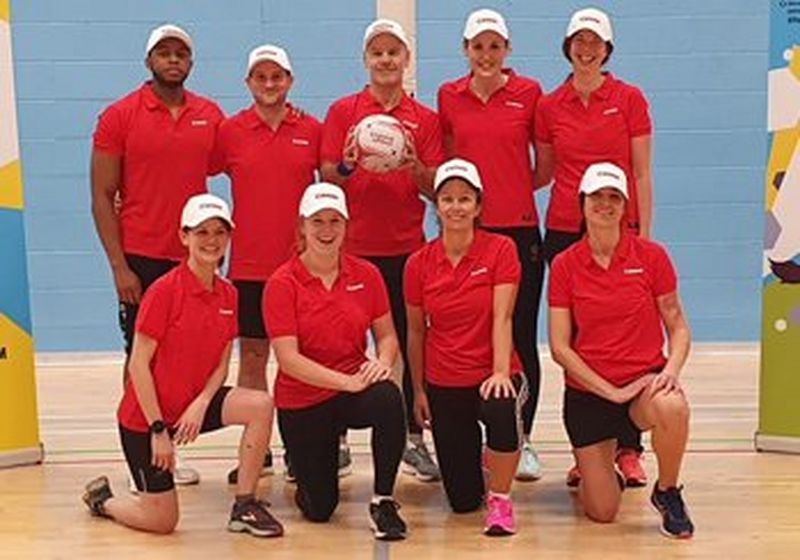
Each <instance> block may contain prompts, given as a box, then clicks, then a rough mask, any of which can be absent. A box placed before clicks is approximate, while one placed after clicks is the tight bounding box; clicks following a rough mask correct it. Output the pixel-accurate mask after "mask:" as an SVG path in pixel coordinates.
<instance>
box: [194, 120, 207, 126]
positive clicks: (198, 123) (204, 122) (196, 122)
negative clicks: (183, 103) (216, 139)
mask: <svg viewBox="0 0 800 560" xmlns="http://www.w3.org/2000/svg"><path fill="white" fill-rule="evenodd" d="M207 124H208V121H207V120H206V119H193V120H192V126H206V125H207Z"/></svg>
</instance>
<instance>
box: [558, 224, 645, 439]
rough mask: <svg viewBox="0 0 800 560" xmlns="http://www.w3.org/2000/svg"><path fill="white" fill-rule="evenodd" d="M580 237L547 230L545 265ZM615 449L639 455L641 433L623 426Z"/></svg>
mask: <svg viewBox="0 0 800 560" xmlns="http://www.w3.org/2000/svg"><path fill="white" fill-rule="evenodd" d="M581 237H582V236H581V234H580V233H573V232H570V231H557V230H552V229H548V230H547V231H546V232H545V235H544V256H545V258H546V259H547V264H548V265H550V264H552V263H553V259H554V258H556V255H558V254H559V253H560V252H561V251H563V250H565V249H568V248H569V247H570V246H571V245H572V244H574V243H576V242H577V241H578V240H580V238H581ZM617 447H619V448H622V449H633V450H635V451H637V452H639V453H641V452H642V451H644V446H642V432H640V431H639V430H636V429H634V427H632V424H631V425H624V426H623V427H621V428H620V430H619V434H617Z"/></svg>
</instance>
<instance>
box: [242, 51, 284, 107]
mask: <svg viewBox="0 0 800 560" xmlns="http://www.w3.org/2000/svg"><path fill="white" fill-rule="evenodd" d="M245 83H246V84H247V88H248V89H249V90H250V93H251V94H252V95H253V100H254V101H255V102H256V104H257V105H259V106H261V107H264V108H267V107H273V106H276V105H277V106H279V107H282V106H283V105H284V104H285V103H286V96H287V95H288V94H289V90H290V89H291V87H292V83H293V79H292V75H291V74H289V72H287V71H286V70H284V69H283V68H281V66H280V65H278V64H276V63H275V62H272V61H271V60H265V61H264V62H259V63H258V64H256V65H255V67H253V70H252V71H251V72H250V75H249V76H247V78H246V79H245Z"/></svg>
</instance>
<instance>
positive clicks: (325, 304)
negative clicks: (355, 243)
mask: <svg viewBox="0 0 800 560" xmlns="http://www.w3.org/2000/svg"><path fill="white" fill-rule="evenodd" d="M262 306H263V313H264V324H265V325H266V327H267V332H268V333H269V338H270V340H274V339H275V338H278V337H281V336H294V337H296V338H297V347H298V349H299V350H300V352H301V353H302V354H303V356H305V357H306V358H309V359H310V360H314V361H315V362H317V363H319V364H322V365H323V366H325V367H328V368H331V369H334V370H336V371H338V372H341V373H345V374H348V375H351V374H354V373H356V372H357V371H358V368H359V366H360V365H361V364H362V363H363V362H364V361H365V360H366V359H367V356H366V351H367V331H368V330H369V329H370V327H371V326H372V323H373V322H374V321H375V320H376V319H378V318H380V317H383V316H384V315H386V314H387V313H389V296H388V295H387V293H386V287H385V286H384V284H383V279H382V278H381V275H380V272H378V269H377V268H375V266H373V265H372V264H370V263H369V262H367V261H365V260H362V259H359V258H358V257H353V256H350V255H342V257H341V261H340V268H339V277H338V278H337V279H336V282H334V284H333V287H332V288H331V289H330V291H329V290H327V289H326V288H325V286H324V285H323V284H322V281H321V280H320V279H319V278H317V277H316V276H313V275H312V274H311V273H310V272H309V271H308V269H307V268H306V267H305V265H304V264H303V262H302V261H301V260H300V257H299V256H295V257H293V258H292V259H291V260H290V261H289V262H287V263H284V264H283V265H282V266H281V267H280V268H278V270H276V271H275V274H273V275H272V277H271V278H270V280H269V283H268V284H267V288H266V291H265V296H264V300H263V302H262ZM337 394H338V393H337V391H334V390H332V389H325V388H322V387H316V386H313V385H309V384H307V383H304V382H302V381H300V380H299V379H297V378H295V377H292V376H291V375H289V374H287V373H286V372H284V371H283V370H282V369H280V364H279V367H278V377H277V378H276V379H275V405H276V406H277V407H278V408H282V409H296V408H306V407H309V406H312V405H315V404H318V403H321V402H323V401H326V400H328V399H330V398H332V397H334V396H336V395H337Z"/></svg>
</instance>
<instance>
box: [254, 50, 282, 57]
mask: <svg viewBox="0 0 800 560" xmlns="http://www.w3.org/2000/svg"><path fill="white" fill-rule="evenodd" d="M265 54H266V55H269V56H278V53H277V52H275V51H273V50H270V49H264V50H262V51H258V52H257V53H256V56H263V55H265Z"/></svg>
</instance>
